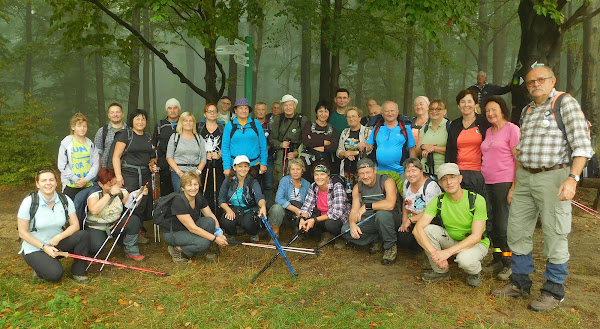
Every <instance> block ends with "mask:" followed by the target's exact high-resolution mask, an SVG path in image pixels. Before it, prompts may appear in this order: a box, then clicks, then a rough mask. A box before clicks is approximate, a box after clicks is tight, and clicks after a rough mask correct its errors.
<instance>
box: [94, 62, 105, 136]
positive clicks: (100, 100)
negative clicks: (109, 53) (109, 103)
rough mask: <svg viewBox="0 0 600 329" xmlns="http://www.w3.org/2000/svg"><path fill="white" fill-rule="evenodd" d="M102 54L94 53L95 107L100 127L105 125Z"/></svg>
mask: <svg viewBox="0 0 600 329" xmlns="http://www.w3.org/2000/svg"><path fill="white" fill-rule="evenodd" d="M103 61H104V60H103V58H102V54H101V53H100V52H99V51H97V52H96V53H94V62H95V70H96V106H97V108H98V125H99V126H100V127H102V126H104V125H105V124H106V107H105V104H104V68H103Z"/></svg>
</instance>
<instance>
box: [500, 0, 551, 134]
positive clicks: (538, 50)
mask: <svg viewBox="0 0 600 329" xmlns="http://www.w3.org/2000/svg"><path fill="white" fill-rule="evenodd" d="M559 9H560V8H559ZM518 13H519V21H520V22H521V44H520V47H519V55H518V61H519V63H520V64H521V65H520V66H521V68H520V69H519V70H518V71H517V75H518V76H519V77H522V78H523V80H524V79H525V77H526V75H527V72H529V70H530V69H531V65H532V64H533V63H534V62H538V63H543V64H544V65H547V66H549V67H550V68H552V69H553V70H554V73H555V74H558V71H559V69H560V67H559V65H560V48H561V44H562V34H561V31H560V29H559V26H558V25H557V24H556V22H555V21H554V20H553V19H552V18H550V17H546V16H542V15H538V14H537V12H536V11H535V9H534V8H533V1H531V0H521V2H520V3H519V9H518ZM517 66H519V65H517ZM511 94H512V104H513V108H512V117H511V121H512V122H514V123H518V122H519V118H520V116H521V110H522V109H523V107H525V105H527V103H528V100H529V93H528V92H527V89H526V88H525V84H523V85H521V86H515V85H513V88H512V90H511Z"/></svg>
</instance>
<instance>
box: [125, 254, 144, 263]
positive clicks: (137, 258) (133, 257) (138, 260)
mask: <svg viewBox="0 0 600 329" xmlns="http://www.w3.org/2000/svg"><path fill="white" fill-rule="evenodd" d="M125 257H126V258H129V259H133V260H135V261H136V262H141V261H143V260H144V259H145V258H146V256H144V255H125Z"/></svg>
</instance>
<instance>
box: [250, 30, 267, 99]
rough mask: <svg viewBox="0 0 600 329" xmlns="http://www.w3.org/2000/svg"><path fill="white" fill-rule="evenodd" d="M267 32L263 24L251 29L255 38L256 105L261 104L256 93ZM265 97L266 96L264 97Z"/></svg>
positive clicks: (253, 87) (253, 71) (254, 85)
mask: <svg viewBox="0 0 600 329" xmlns="http://www.w3.org/2000/svg"><path fill="white" fill-rule="evenodd" d="M264 32H265V27H264V25H263V24H262V23H261V24H259V25H258V26H254V25H252V26H251V27H250V35H251V36H254V42H253V45H254V57H253V66H254V68H255V69H253V70H252V99H253V100H254V102H255V103H257V102H259V100H258V98H256V97H257V95H256V91H257V90H258V72H259V68H260V57H261V55H262V51H263V35H264ZM263 97H264V96H263Z"/></svg>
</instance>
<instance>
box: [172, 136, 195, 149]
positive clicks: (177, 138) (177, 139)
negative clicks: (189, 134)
mask: <svg viewBox="0 0 600 329" xmlns="http://www.w3.org/2000/svg"><path fill="white" fill-rule="evenodd" d="M180 139H181V135H180V134H178V133H175V145H174V148H173V153H175V151H177V145H178V144H179V140H180ZM194 139H195V140H196V143H197V144H198V147H200V138H199V137H198V134H194Z"/></svg>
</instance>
